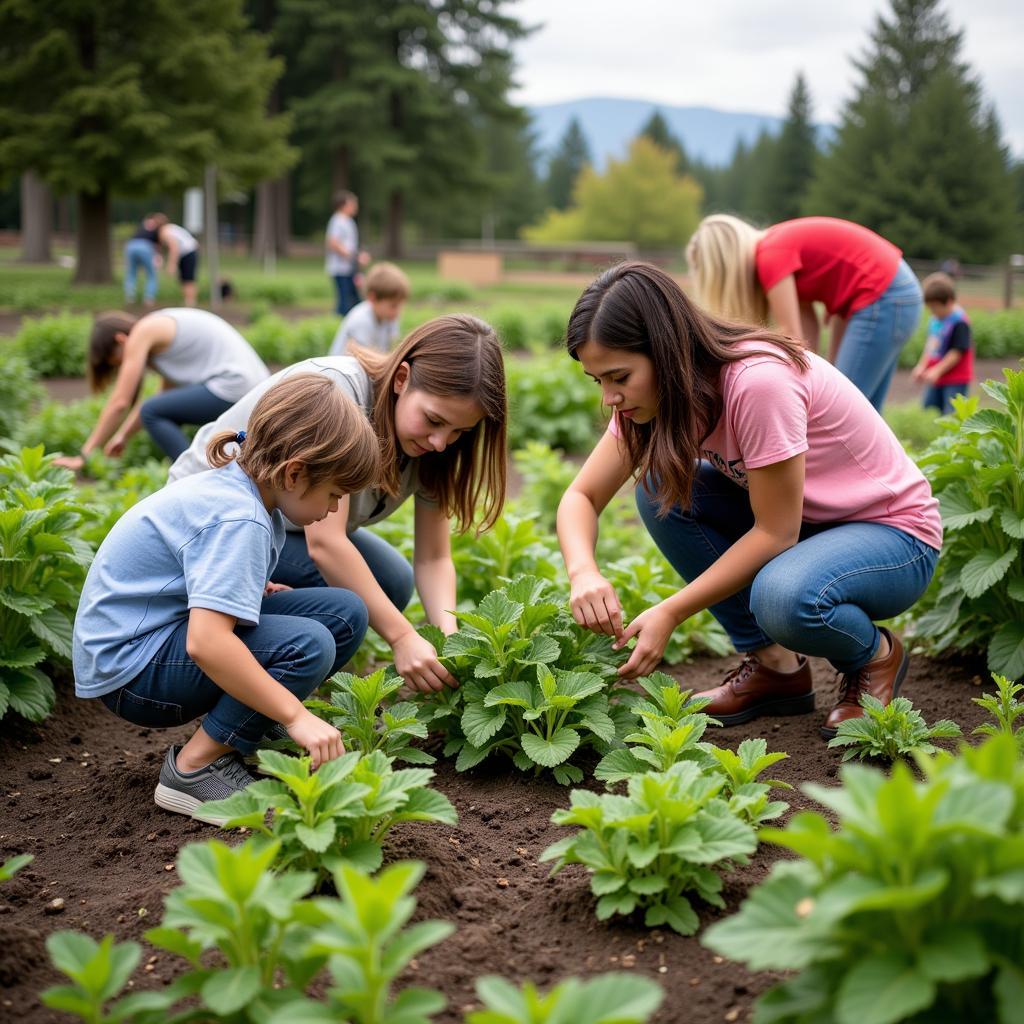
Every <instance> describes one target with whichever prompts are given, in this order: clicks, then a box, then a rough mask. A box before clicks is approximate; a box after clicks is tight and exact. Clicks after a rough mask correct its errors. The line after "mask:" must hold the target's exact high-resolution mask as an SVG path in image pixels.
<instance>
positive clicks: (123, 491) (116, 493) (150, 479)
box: [78, 459, 167, 548]
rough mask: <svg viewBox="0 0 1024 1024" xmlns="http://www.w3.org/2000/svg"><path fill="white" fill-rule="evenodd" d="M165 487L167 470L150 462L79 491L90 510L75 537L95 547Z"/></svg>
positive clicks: (153, 460)
mask: <svg viewBox="0 0 1024 1024" xmlns="http://www.w3.org/2000/svg"><path fill="white" fill-rule="evenodd" d="M166 483H167V466H166V465H165V464H164V463H162V462H158V461H157V460H156V459H150V460H149V461H147V462H144V463H142V464H141V465H138V466H132V467H131V468H129V469H126V470H124V471H123V472H121V473H120V474H119V475H118V476H116V477H113V478H111V479H104V480H103V481H102V482H100V483H97V484H93V485H91V486H87V487H81V488H79V494H80V496H81V498H82V500H83V501H86V502H88V503H89V504H90V505H91V506H92V509H93V512H92V515H90V516H89V517H88V518H87V519H86V521H85V522H84V523H83V525H82V527H81V528H80V529H79V531H78V534H79V536H80V537H82V538H83V539H84V540H86V541H87V542H88V543H90V544H92V545H93V546H94V547H97V548H98V547H99V546H100V544H102V543H103V540H104V538H105V537H106V536H107V534H108V533H110V531H111V529H112V528H113V526H114V523H116V522H117V521H118V520H119V519H120V518H121V516H123V515H124V514H125V512H127V511H128V509H130V508H131V507H132V506H133V505H137V504H138V503H139V502H140V501H142V499H143V498H148V497H149V495H151V494H154V493H155V492H156V491H158V490H160V488H161V487H163V486H164V484H166Z"/></svg>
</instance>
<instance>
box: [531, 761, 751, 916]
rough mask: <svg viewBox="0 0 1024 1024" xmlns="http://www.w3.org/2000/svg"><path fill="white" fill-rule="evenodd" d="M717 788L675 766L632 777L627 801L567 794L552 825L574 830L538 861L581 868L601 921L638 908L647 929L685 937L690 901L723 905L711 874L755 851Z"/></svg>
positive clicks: (711, 780) (719, 783)
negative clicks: (575, 828) (575, 829)
mask: <svg viewBox="0 0 1024 1024" xmlns="http://www.w3.org/2000/svg"><path fill="white" fill-rule="evenodd" d="M723 785H724V780H723V779H722V778H721V777H720V776H718V777H716V776H709V775H706V774H704V773H703V772H702V771H701V769H700V768H699V767H698V766H697V765H696V764H693V763H689V762H682V763H680V764H675V765H673V766H672V767H671V768H669V769H668V771H665V772H650V773H647V774H642V775H634V776H633V777H632V778H630V780H629V784H628V787H627V795H626V796H618V795H615V794H610V793H606V794H603V795H599V794H597V793H592V792H590V791H589V790H582V789H574V790H573V791H572V795H571V801H572V806H571V807H570V808H569V809H568V810H559V811H555V813H554V814H553V815H552V816H551V820H552V822H554V823H555V824H556V825H567V826H571V825H577V826H579V827H580V831H578V832H575V833H574V834H573V835H571V836H568V837H567V838H565V839H563V840H561V841H559V842H557V843H555V844H553V845H552V846H549V847H548V848H547V849H546V850H545V851H544V852H543V853H542V854H541V857H540V859H541V860H542V861H547V860H554V861H555V862H556V863H555V866H554V868H553V869H552V874H555V873H556V872H558V871H560V870H561V869H562V868H563V867H565V866H566V865H567V864H583V865H584V866H585V867H586V868H587V869H588V870H589V871H590V872H591V875H592V877H591V882H590V888H591V891H592V892H593V893H594V895H595V896H597V897H599V898H598V902H597V916H598V918H600V919H601V920H604V919H606V918H609V917H611V916H612V915H613V914H631V913H632V912H633V911H634V910H636V909H637V908H641V909H643V910H644V911H645V914H644V923H645V924H647V925H648V926H650V927H653V926H656V925H662V924H667V925H668V926H669V927H671V928H673V929H674V930H675V931H677V932H679V933H680V934H681V935H692V934H693V933H694V932H695V931H696V930H697V925H698V920H697V914H696V912H695V911H694V909H693V907H692V906H691V904H690V898H689V897H690V896H692V895H696V896H698V897H700V898H701V899H703V900H704V901H705V902H706V903H711V904H713V905H714V906H718V907H721V906H724V905H725V904H724V901H723V900H722V896H721V889H722V879H721V877H720V876H719V874H718V872H717V871H716V870H715V869H716V868H718V869H720V870H728V869H729V868H731V867H732V866H733V865H734V864H742V863H745V862H746V861H747V859H748V857H749V855H750V854H752V853H753V852H754V850H755V849H756V847H757V836H756V834H755V832H754V829H753V828H752V827H751V826H750V825H749V824H747V822H746V821H744V820H743V818H742V817H741V816H740V815H739V814H738V813H736V812H735V811H733V809H732V808H731V807H730V805H729V803H728V802H727V801H725V800H723V799H721V797H720V796H719V794H720V792H721V790H722V787H723Z"/></svg>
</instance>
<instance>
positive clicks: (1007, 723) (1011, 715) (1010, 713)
mask: <svg viewBox="0 0 1024 1024" xmlns="http://www.w3.org/2000/svg"><path fill="white" fill-rule="evenodd" d="M992 678H993V679H994V680H995V684H996V693H994V694H992V693H986V694H985V695H984V696H982V697H972V698H971V700H972V701H973V702H974V703H975V704H977V705H978V706H979V707H983V708H984V709H985V710H986V711H987V712H988V713H989V714H990V715H992V717H993V718H995V720H996V724H995V725H992V723H991V722H986V723H984V724H983V725H979V726H978V728H977V729H975V730H974V735H976V736H998V735H1000V734H1001V733H1006V734H1007V735H1008V736H1012V737H1013V738H1014V739H1015V740H1016V742H1017V747H1018V748H1019V749H1021V750H1024V724H1022V725H1017V719H1018V718H1021V717H1022V716H1024V702H1022V701H1019V700H1018V699H1017V694H1019V693H1021V692H1022V691H1024V684H1022V683H1012V682H1010V680H1009V679H1007V678H1006V676H1000V675H996V674H995V673H993V674H992Z"/></svg>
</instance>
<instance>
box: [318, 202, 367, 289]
mask: <svg viewBox="0 0 1024 1024" xmlns="http://www.w3.org/2000/svg"><path fill="white" fill-rule="evenodd" d="M331 239H333V240H334V241H336V242H340V243H341V244H342V245H343V246H344V247H345V249H347V250H348V256H342V255H340V254H339V253H337V252H335V251H334V250H333V249H332V248H330V246H328V247H327V258H326V259H325V260H324V269H325V270H326V271H327V273H328V274H330V275H331V277H334V276H335V275H337V274H340V275H342V276H343V277H349V276H351V275H352V274H354V273H355V272H356V257H357V256H358V255H359V229H358V228H357V227H356V222H355V221H354V220H353V219H352V218H351V217H349V216H347V215H346V214H344V213H336V214H334V215H333V216H332V217H331V219H330V220H329V221H328V222H327V237H326V239H325V241H326V242H330V241H331Z"/></svg>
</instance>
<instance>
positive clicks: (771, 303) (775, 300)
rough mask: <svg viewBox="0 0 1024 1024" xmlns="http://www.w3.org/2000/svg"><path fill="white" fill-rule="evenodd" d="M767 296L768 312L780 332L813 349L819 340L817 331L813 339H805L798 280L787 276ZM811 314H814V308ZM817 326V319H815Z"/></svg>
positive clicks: (770, 289)
mask: <svg viewBox="0 0 1024 1024" xmlns="http://www.w3.org/2000/svg"><path fill="white" fill-rule="evenodd" d="M765 294H766V295H767V297H768V312H769V313H771V316H772V319H773V320H774V321H775V323H776V326H777V327H778V328H779V330H780V331H781V332H782V333H783V334H785V335H787V336H788V337H790V338H796V339H797V340H799V341H802V342H804V344H805V346H806V347H808V348H811V347H812V346H813V344H814V342H815V341H816V340H817V331H816V330H815V335H814V337H813V338H805V336H804V323H803V317H802V315H801V309H800V297H799V295H797V291H796V278H795V277H793V275H792V274H787V275H786V276H785V277H784V278H783V279H782V280H781V281H779V282H778V283H777V284H774V285H772V287H771V288H769V289H768V291H767V292H765ZM811 313H812V314H813V313H814V310H813V308H812V309H811ZM815 325H817V317H815Z"/></svg>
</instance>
